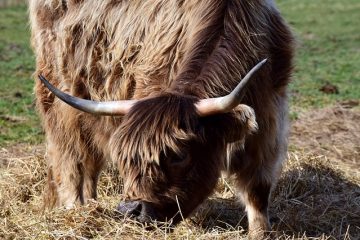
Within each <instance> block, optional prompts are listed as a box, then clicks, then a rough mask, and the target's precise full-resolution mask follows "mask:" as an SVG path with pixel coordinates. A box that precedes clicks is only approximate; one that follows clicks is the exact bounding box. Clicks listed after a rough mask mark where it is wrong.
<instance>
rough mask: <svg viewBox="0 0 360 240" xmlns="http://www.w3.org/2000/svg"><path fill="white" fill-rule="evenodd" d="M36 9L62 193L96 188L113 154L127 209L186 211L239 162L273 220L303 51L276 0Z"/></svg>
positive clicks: (42, 2)
mask: <svg viewBox="0 0 360 240" xmlns="http://www.w3.org/2000/svg"><path fill="white" fill-rule="evenodd" d="M30 20H31V28H32V44H33V47H34V50H35V54H36V63H37V70H36V76H38V75H39V76H40V78H41V80H42V82H43V83H44V84H43V83H42V82H40V81H36V86H35V93H36V103H37V109H38V112H39V114H40V116H41V119H42V122H43V127H44V129H45V133H46V144H47V156H46V159H47V161H48V190H47V193H46V196H48V198H47V204H48V205H50V206H54V205H57V206H66V207H71V206H73V205H74V204H77V203H80V204H84V203H86V202H87V201H88V200H89V199H94V198H96V186H97V181H98V177H99V174H100V170H101V168H102V167H103V166H104V163H105V160H106V159H111V160H112V161H114V162H115V163H116V164H117V165H118V167H119V171H120V173H121V175H122V177H123V179H124V194H125V196H126V200H125V201H124V202H121V203H120V205H119V207H118V211H120V212H122V213H127V214H131V215H133V216H135V217H137V219H138V220H139V221H142V222H147V221H150V220H159V221H166V220H172V221H173V222H174V223H177V222H178V221H180V220H181V218H182V217H187V216H189V215H190V214H191V213H192V212H193V210H194V209H195V208H196V207H197V206H198V205H199V204H200V203H201V202H203V201H204V199H205V198H206V197H208V196H209V195H210V194H211V193H212V191H213V189H214V187H215V184H216V183H217V180H218V178H219V175H220V173H221V172H222V171H226V172H227V173H228V174H230V175H234V176H235V179H236V183H237V190H238V193H239V196H240V198H241V200H242V201H243V203H244V205H245V206H246V210H247V215H248V221H249V231H250V233H251V234H252V236H259V235H256V232H260V234H263V232H264V231H266V230H269V229H270V225H269V221H268V213H267V211H268V210H267V209H268V202H269V195H270V192H271V189H272V187H273V186H274V184H275V182H276V179H277V176H278V174H279V171H280V168H281V163H282V161H283V159H284V158H285V153H286V150H287V102H288V100H287V85H288V82H289V79H290V74H291V69H292V63H291V61H292V56H293V37H292V34H291V32H290V30H289V28H288V27H287V25H286V23H285V22H284V20H283V19H282V17H281V16H280V14H279V12H278V10H277V9H276V6H275V4H274V3H273V1H272V0H252V1H243V0H204V1H197V0H149V1H137V0H134V1H124V0H103V1H95V0H76V1H75V0H62V1H60V0H30ZM265 58H267V59H268V60H267V63H266V64H264V62H265V61H262V62H261V63H259V64H258V65H256V64H257V63H258V62H259V61H260V60H261V59H265ZM255 65H256V67H255V68H254V69H252V68H253V66H255ZM251 69H252V70H251ZM248 72H250V73H249V74H248V75H247V76H246V77H244V76H245V75H246V74H247V73H248ZM46 79H47V80H46ZM241 79H242V80H241ZM249 79H250V80H249ZM240 80H241V81H240ZM239 82H240V84H239V85H238V83H239ZM245 85H246V86H245ZM49 89H50V90H49ZM234 89H235V90H234ZM229 93H230V94H229ZM55 96H58V97H55ZM223 96H225V97H223ZM240 103H242V104H240ZM239 104H240V105H239ZM254 113H256V121H255V115H254ZM180 211H181V214H180ZM180 215H182V216H180Z"/></svg>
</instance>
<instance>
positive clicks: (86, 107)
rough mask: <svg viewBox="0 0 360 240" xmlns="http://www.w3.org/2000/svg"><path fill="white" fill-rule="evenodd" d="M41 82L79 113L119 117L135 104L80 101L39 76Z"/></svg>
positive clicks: (128, 101)
mask: <svg viewBox="0 0 360 240" xmlns="http://www.w3.org/2000/svg"><path fill="white" fill-rule="evenodd" d="M39 79H40V80H41V82H42V83H43V84H44V85H45V86H46V87H47V88H48V89H49V90H50V91H51V92H52V93H53V94H54V95H55V96H57V97H58V98H60V99H61V100H62V101H64V102H66V103H67V104H69V105H70V106H72V107H74V108H76V109H79V110H81V111H84V112H87V113H92V114H95V115H107V116H119V115H124V114H126V113H128V112H129V110H130V108H131V107H132V106H133V105H134V104H135V103H136V102H137V100H121V101H108V102H97V101H92V100H86V99H81V98H78V97H73V96H71V95H69V94H66V93H64V92H62V91H60V90H59V89H57V88H56V87H54V86H53V85H52V84H51V83H49V81H48V80H46V78H45V77H43V76H42V75H41V74H40V75H39Z"/></svg>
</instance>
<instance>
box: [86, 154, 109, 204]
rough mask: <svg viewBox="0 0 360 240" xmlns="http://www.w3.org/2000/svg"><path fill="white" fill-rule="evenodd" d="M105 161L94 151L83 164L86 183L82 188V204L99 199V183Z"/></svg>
mask: <svg viewBox="0 0 360 240" xmlns="http://www.w3.org/2000/svg"><path fill="white" fill-rule="evenodd" d="M104 162H105V161H104V159H103V158H102V156H100V155H98V154H96V153H95V151H93V156H91V157H90V156H89V157H88V158H87V159H86V160H85V162H84V164H83V173H84V182H83V186H82V193H83V195H82V202H83V203H85V204H86V203H87V201H88V200H89V199H94V200H95V199H96V198H97V182H98V178H99V175H100V172H101V170H102V168H103V165H104Z"/></svg>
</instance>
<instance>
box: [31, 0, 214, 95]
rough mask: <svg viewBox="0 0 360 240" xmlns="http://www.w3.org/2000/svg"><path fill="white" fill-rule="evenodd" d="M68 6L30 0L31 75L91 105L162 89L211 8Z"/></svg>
mask: <svg viewBox="0 0 360 240" xmlns="http://www.w3.org/2000/svg"><path fill="white" fill-rule="evenodd" d="M49 2H52V4H49ZM62 2H64V1H62ZM72 2H75V1H68V2H67V4H61V1H31V9H30V14H31V20H32V21H31V23H32V30H33V31H32V32H33V45H34V48H35V50H36V55H37V70H38V72H42V73H43V74H44V75H47V76H48V77H49V78H50V81H51V82H52V83H53V84H55V85H57V86H58V87H59V88H60V89H62V90H65V91H69V92H70V93H72V94H74V95H77V96H80V97H84V98H91V99H95V100H115V99H129V98H133V97H134V98H141V97H145V96H147V95H149V94H152V93H154V92H159V91H161V90H164V89H166V88H168V87H169V85H170V84H171V82H172V81H173V80H174V79H175V78H176V75H177V73H178V71H179V69H181V65H182V61H183V59H184V55H185V54H186V49H189V47H190V46H189V44H191V42H192V41H193V39H192V37H194V36H195V35H196V33H197V32H198V31H200V30H201V28H202V27H203V25H204V21H205V22H206V17H207V15H208V14H209V13H208V12H207V10H206V9H211V7H209V6H208V5H209V4H211V1H178V0H166V1H165V0H152V1H113V0H104V1H78V2H79V3H72ZM47 102H48V101H47Z"/></svg>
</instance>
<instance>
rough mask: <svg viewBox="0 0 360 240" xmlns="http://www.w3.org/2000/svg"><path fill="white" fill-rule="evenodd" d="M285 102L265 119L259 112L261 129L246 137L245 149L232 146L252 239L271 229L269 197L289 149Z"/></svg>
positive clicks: (232, 163)
mask: <svg viewBox="0 0 360 240" xmlns="http://www.w3.org/2000/svg"><path fill="white" fill-rule="evenodd" d="M279 102H280V101H279ZM282 103H283V104H282V105H280V106H279V107H278V108H276V107H273V109H274V111H273V112H272V113H271V112H268V113H267V114H265V113H264V116H265V117H264V118H261V117H262V116H261V114H258V124H259V131H258V133H255V134H254V135H252V136H249V137H248V138H247V139H246V141H245V146H244V148H242V147H241V145H240V144H238V145H236V144H233V145H232V146H231V147H229V149H231V150H230V157H231V159H230V162H231V166H230V171H231V173H233V174H235V176H236V182H237V188H238V190H239V195H240V198H241V200H242V201H243V203H244V205H245V207H246V211H247V216H248V221H249V234H250V237H251V238H252V239H261V238H264V237H265V236H266V231H269V230H270V224H269V220H268V205H269V197H270V193H271V189H272V187H273V186H274V184H275V183H276V181H277V178H278V176H279V172H280V169H281V165H282V162H283V160H284V158H285V156H286V150H287V132H288V126H287V114H286V111H287V107H286V102H282Z"/></svg>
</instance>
